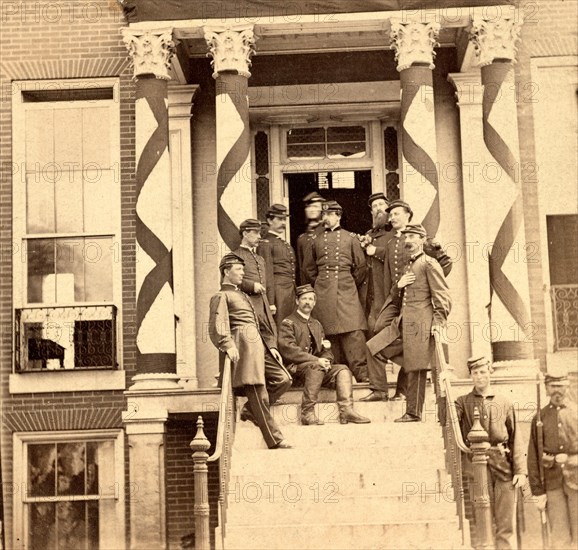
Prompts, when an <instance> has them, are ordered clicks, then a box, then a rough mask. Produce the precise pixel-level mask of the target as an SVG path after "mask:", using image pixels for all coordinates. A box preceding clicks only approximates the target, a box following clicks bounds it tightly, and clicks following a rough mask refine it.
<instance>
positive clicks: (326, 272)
mask: <svg viewBox="0 0 578 550" xmlns="http://www.w3.org/2000/svg"><path fill="white" fill-rule="evenodd" d="M342 213H343V209H342V208H341V206H340V205H339V204H338V203H337V202H335V201H327V202H325V203H323V215H322V221H323V232H322V233H320V234H318V235H315V234H314V235H313V237H312V240H311V254H310V255H309V257H307V258H306V264H305V272H306V275H307V279H308V281H309V282H310V283H312V284H314V286H315V292H316V294H317V299H318V301H317V305H316V307H315V313H314V315H315V317H316V318H317V319H319V321H320V322H321V324H322V325H323V329H324V330H325V334H326V335H327V336H328V338H329V340H330V341H331V345H332V347H333V351H334V353H335V355H336V358H337V360H338V361H340V362H341V358H342V357H344V358H345V362H347V365H348V366H349V369H350V370H351V372H352V373H353V376H355V378H356V380H357V381H358V382H365V381H367V357H366V353H367V350H366V348H365V335H364V333H363V331H364V330H366V329H367V322H366V320H365V315H364V313H363V308H362V307H361V302H360V300H359V294H358V290H357V289H358V287H360V286H361V284H362V283H363V281H364V280H365V274H366V272H367V266H366V263H365V255H364V254H363V250H362V248H361V244H360V243H359V240H358V239H357V236H356V235H355V234H353V233H350V232H349V231H345V230H344V229H342V228H341V214H342Z"/></svg>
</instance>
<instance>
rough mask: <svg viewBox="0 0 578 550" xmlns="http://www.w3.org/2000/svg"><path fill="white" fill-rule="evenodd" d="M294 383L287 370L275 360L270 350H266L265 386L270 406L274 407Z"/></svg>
mask: <svg viewBox="0 0 578 550" xmlns="http://www.w3.org/2000/svg"><path fill="white" fill-rule="evenodd" d="M292 381H293V379H292V378H291V375H290V374H289V373H288V372H287V369H286V368H285V367H283V366H282V365H280V364H279V363H278V362H277V361H276V360H275V358H274V357H273V356H272V355H271V352H270V351H269V350H265V384H266V385H267V393H268V394H269V405H273V404H274V403H275V402H276V401H277V400H278V399H279V398H280V397H281V396H282V395H283V394H284V393H285V392H286V391H287V390H288V389H289V388H290V387H291V383H292Z"/></svg>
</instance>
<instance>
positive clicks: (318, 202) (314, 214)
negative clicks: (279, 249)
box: [281, 191, 325, 320]
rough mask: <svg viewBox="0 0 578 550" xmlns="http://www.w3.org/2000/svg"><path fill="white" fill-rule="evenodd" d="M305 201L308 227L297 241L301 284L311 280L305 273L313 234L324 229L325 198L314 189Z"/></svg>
mask: <svg viewBox="0 0 578 550" xmlns="http://www.w3.org/2000/svg"><path fill="white" fill-rule="evenodd" d="M303 202H304V203H305V219H306V220H307V229H306V231H305V233H301V235H299V237H297V243H296V253H297V265H298V266H299V281H298V283H299V284H301V285H304V284H305V283H310V282H311V281H308V280H307V274H306V273H305V264H306V260H305V258H306V257H307V256H308V255H310V254H311V240H312V238H313V235H315V234H318V233H320V232H321V231H323V226H322V224H321V211H322V206H323V203H324V202H325V199H324V198H323V197H322V196H321V195H320V194H319V193H317V192H316V191H313V192H312V193H309V194H308V195H306V196H305V197H304V198H303ZM281 320H283V319H281Z"/></svg>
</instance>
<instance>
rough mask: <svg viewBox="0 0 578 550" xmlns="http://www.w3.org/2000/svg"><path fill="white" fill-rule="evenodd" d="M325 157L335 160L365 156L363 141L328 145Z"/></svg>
mask: <svg viewBox="0 0 578 550" xmlns="http://www.w3.org/2000/svg"><path fill="white" fill-rule="evenodd" d="M327 156H328V157H329V158H331V159H335V158H351V157H353V158H359V157H364V156H365V141H362V142H349V143H329V144H328V145H327Z"/></svg>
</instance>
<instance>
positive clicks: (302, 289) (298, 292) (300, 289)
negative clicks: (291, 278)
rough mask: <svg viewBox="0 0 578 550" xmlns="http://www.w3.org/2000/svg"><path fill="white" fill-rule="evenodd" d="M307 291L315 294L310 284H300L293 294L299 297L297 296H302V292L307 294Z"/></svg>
mask: <svg viewBox="0 0 578 550" xmlns="http://www.w3.org/2000/svg"><path fill="white" fill-rule="evenodd" d="M308 292H313V293H314V294H315V289H314V288H313V287H312V286H311V285H301V286H298V287H297V288H296V289H295V296H297V298H299V296H303V294H307V293H308Z"/></svg>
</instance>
